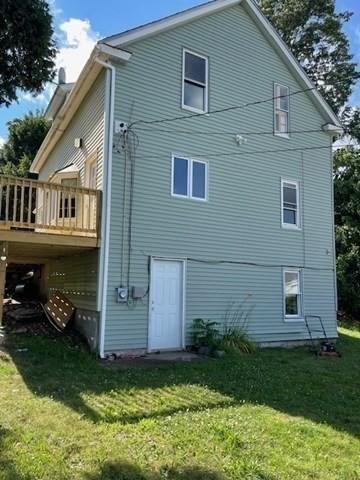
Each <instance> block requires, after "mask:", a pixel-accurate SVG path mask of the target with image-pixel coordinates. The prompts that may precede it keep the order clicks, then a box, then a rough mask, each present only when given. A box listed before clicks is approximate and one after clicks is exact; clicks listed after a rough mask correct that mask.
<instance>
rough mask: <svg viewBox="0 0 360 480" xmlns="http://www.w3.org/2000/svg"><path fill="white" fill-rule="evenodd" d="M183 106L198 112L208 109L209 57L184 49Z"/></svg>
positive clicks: (204, 111)
mask: <svg viewBox="0 0 360 480" xmlns="http://www.w3.org/2000/svg"><path fill="white" fill-rule="evenodd" d="M182 83H183V84H182V108H185V109H188V110H191V111H194V112H197V113H206V112H207V111H208V58H207V57H204V56H203V55H198V54H196V53H193V52H190V51H189V50H184V51H183V82H182Z"/></svg>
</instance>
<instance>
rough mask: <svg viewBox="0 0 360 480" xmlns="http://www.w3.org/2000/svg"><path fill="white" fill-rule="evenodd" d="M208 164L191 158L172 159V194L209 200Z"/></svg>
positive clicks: (174, 157)
mask: <svg viewBox="0 0 360 480" xmlns="http://www.w3.org/2000/svg"><path fill="white" fill-rule="evenodd" d="M207 176H208V175H207V163H206V162H203V161H200V160H193V159H190V158H183V157H176V156H173V158H172V179H171V194H172V195H173V196H176V197H185V198H192V199H194V200H202V201H205V200H207Z"/></svg>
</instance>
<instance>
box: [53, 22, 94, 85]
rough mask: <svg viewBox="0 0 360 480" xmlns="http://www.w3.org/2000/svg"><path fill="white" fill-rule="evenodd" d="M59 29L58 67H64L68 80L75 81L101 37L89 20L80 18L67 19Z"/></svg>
mask: <svg viewBox="0 0 360 480" xmlns="http://www.w3.org/2000/svg"><path fill="white" fill-rule="evenodd" d="M59 29H60V32H61V34H60V36H59V37H58V38H59V44H60V48H59V52H58V55H57V57H56V67H57V68H60V67H64V68H65V71H66V81H67V82H75V81H76V80H77V78H78V76H79V74H80V72H81V70H82V68H83V66H84V65H85V63H86V60H87V59H88V58H89V56H90V53H91V51H92V49H93V48H94V45H95V43H96V42H97V41H98V40H99V38H100V37H99V35H98V34H97V33H95V32H94V31H93V30H92V28H91V25H90V22H89V20H81V19H80V18H70V19H69V20H66V21H65V22H63V23H61V24H60V26H59Z"/></svg>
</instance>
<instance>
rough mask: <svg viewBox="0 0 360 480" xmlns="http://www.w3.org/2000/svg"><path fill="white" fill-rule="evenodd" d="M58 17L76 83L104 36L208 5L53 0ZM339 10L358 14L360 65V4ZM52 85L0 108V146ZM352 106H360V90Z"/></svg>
mask: <svg viewBox="0 0 360 480" xmlns="http://www.w3.org/2000/svg"><path fill="white" fill-rule="evenodd" d="M50 3H51V8H52V11H53V15H54V27H55V30H56V41H57V45H58V48H59V53H58V57H57V62H56V63H57V66H58V67H60V66H64V67H65V69H66V71H67V80H68V81H74V80H76V78H77V76H78V74H79V73H80V70H81V67H82V66H83V65H84V63H85V61H86V59H87V57H88V55H89V54H90V52H91V50H92V48H93V45H94V44H95V42H96V41H97V40H98V39H99V38H102V37H106V36H108V35H111V34H114V33H118V32H121V31H122V30H126V29H128V28H132V27H135V26H137V25H141V24H143V23H146V22H149V21H152V20H155V19H157V18H159V17H163V16H166V15H169V14H171V13H175V12H177V11H180V10H184V9H186V8H189V7H192V6H194V5H200V4H201V3H206V2H205V0H131V2H129V1H126V0H105V1H102V2H95V1H94V0H90V1H89V0H75V1H74V0H50ZM336 5H337V9H338V10H350V11H352V12H354V15H353V17H352V19H351V21H350V22H349V24H348V25H347V26H346V32H347V33H348V35H349V38H350V41H351V49H352V53H353V54H354V55H355V59H356V61H357V62H359V64H360V1H359V0H336ZM52 88H53V87H52V86H51V85H49V86H48V87H47V88H46V90H45V91H44V93H43V94H41V95H40V96H39V97H38V98H32V97H31V96H30V95H28V94H25V95H24V94H22V95H20V100H19V102H18V103H17V104H13V105H11V106H10V107H9V108H5V107H1V108H0V144H1V143H2V142H3V140H4V139H6V135H7V127H6V123H7V122H8V121H9V120H12V119H14V118H16V117H20V116H22V115H24V114H25V113H26V112H28V111H30V110H33V111H35V110H36V109H38V108H44V107H45V106H46V104H47V102H48V100H49V97H50V95H51V92H52ZM351 103H352V104H354V105H360V82H359V88H357V89H356V91H355V92H354V94H353V96H352V99H351Z"/></svg>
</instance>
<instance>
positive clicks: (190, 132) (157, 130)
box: [133, 126, 324, 137]
mask: <svg viewBox="0 0 360 480" xmlns="http://www.w3.org/2000/svg"><path fill="white" fill-rule="evenodd" d="M133 130H135V131H138V132H149V133H173V134H176V135H177V134H179V135H194V136H196V135H199V136H202V135H210V136H213V135H220V136H224V135H229V136H236V135H244V136H248V137H250V136H261V135H274V130H271V131H269V130H268V131H244V132H243V131H241V130H239V131H237V132H229V131H221V130H220V131H219V130H216V131H210V130H208V131H199V130H173V129H161V128H138V127H136V126H135V127H133ZM319 132H323V133H324V130H323V129H322V128H316V129H307V130H288V131H287V132H284V134H286V135H299V134H307V133H319Z"/></svg>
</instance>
